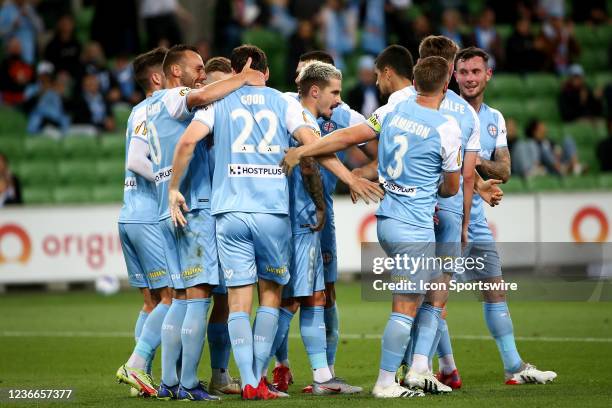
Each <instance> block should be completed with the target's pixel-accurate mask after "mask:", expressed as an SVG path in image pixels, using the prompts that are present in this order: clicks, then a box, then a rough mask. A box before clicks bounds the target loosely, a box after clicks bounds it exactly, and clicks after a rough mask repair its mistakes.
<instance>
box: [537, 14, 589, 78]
mask: <svg viewBox="0 0 612 408" xmlns="http://www.w3.org/2000/svg"><path fill="white" fill-rule="evenodd" d="M540 37H541V38H542V39H543V40H544V43H545V52H546V55H547V58H548V64H549V65H550V66H551V68H552V70H554V71H555V72H557V73H559V74H562V75H563V74H565V73H566V72H567V69H568V67H569V66H570V65H571V64H572V62H574V61H575V60H576V59H577V58H578V56H579V54H580V46H579V45H578V42H577V41H576V39H575V38H574V33H573V23H571V22H566V21H565V20H564V19H563V16H562V15H560V14H555V13H552V14H549V15H548V17H547V19H546V21H545V22H544V23H543V24H542V33H541V35H540Z"/></svg>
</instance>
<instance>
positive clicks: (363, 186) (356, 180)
mask: <svg viewBox="0 0 612 408" xmlns="http://www.w3.org/2000/svg"><path fill="white" fill-rule="evenodd" d="M348 187H349V188H350V189H351V198H352V199H353V202H357V200H358V199H362V200H363V201H364V202H365V203H366V204H370V200H372V201H373V202H375V203H377V202H379V201H380V200H382V199H383V197H384V196H385V192H384V191H383V189H382V188H381V187H380V185H379V184H378V183H375V182H373V181H370V180H367V179H364V178H363V177H356V176H354V175H353V178H352V181H351V182H350V184H349V186H348Z"/></svg>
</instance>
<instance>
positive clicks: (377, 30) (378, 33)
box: [361, 0, 387, 55]
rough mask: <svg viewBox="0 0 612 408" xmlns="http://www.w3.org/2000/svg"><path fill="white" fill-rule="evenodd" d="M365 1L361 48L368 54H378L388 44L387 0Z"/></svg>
mask: <svg viewBox="0 0 612 408" xmlns="http://www.w3.org/2000/svg"><path fill="white" fill-rule="evenodd" d="M365 3H366V4H365V16H364V18H363V33H362V35H361V48H362V50H363V51H364V52H366V53H368V54H372V55H378V54H379V53H380V52H381V51H382V50H383V49H384V48H385V47H386V46H387V28H386V24H385V0H369V1H367V2H365Z"/></svg>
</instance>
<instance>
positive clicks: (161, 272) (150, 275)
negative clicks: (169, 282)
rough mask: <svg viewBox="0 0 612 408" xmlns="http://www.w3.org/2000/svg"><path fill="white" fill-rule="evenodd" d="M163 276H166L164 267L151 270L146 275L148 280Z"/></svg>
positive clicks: (158, 278)
mask: <svg viewBox="0 0 612 408" xmlns="http://www.w3.org/2000/svg"><path fill="white" fill-rule="evenodd" d="M164 276H166V271H165V270H164V269H158V270H156V271H151V272H149V273H148V274H147V277H148V278H149V280H155V281H157V280H160V279H161V278H163V277H164Z"/></svg>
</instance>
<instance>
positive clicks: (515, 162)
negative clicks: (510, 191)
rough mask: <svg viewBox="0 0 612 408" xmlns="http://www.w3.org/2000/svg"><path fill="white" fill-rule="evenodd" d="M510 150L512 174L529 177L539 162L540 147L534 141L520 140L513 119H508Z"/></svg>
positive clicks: (507, 129) (507, 128)
mask: <svg viewBox="0 0 612 408" xmlns="http://www.w3.org/2000/svg"><path fill="white" fill-rule="evenodd" d="M506 131H507V139H508V150H509V151H510V157H511V158H512V174H514V175H517V176H520V177H523V178H525V177H527V176H528V175H529V173H530V171H531V170H532V169H533V168H534V167H535V164H536V163H537V162H538V147H537V144H536V142H535V141H534V140H532V139H528V140H523V139H520V138H519V128H518V125H517V123H516V121H515V120H514V119H513V118H507V119H506Z"/></svg>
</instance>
